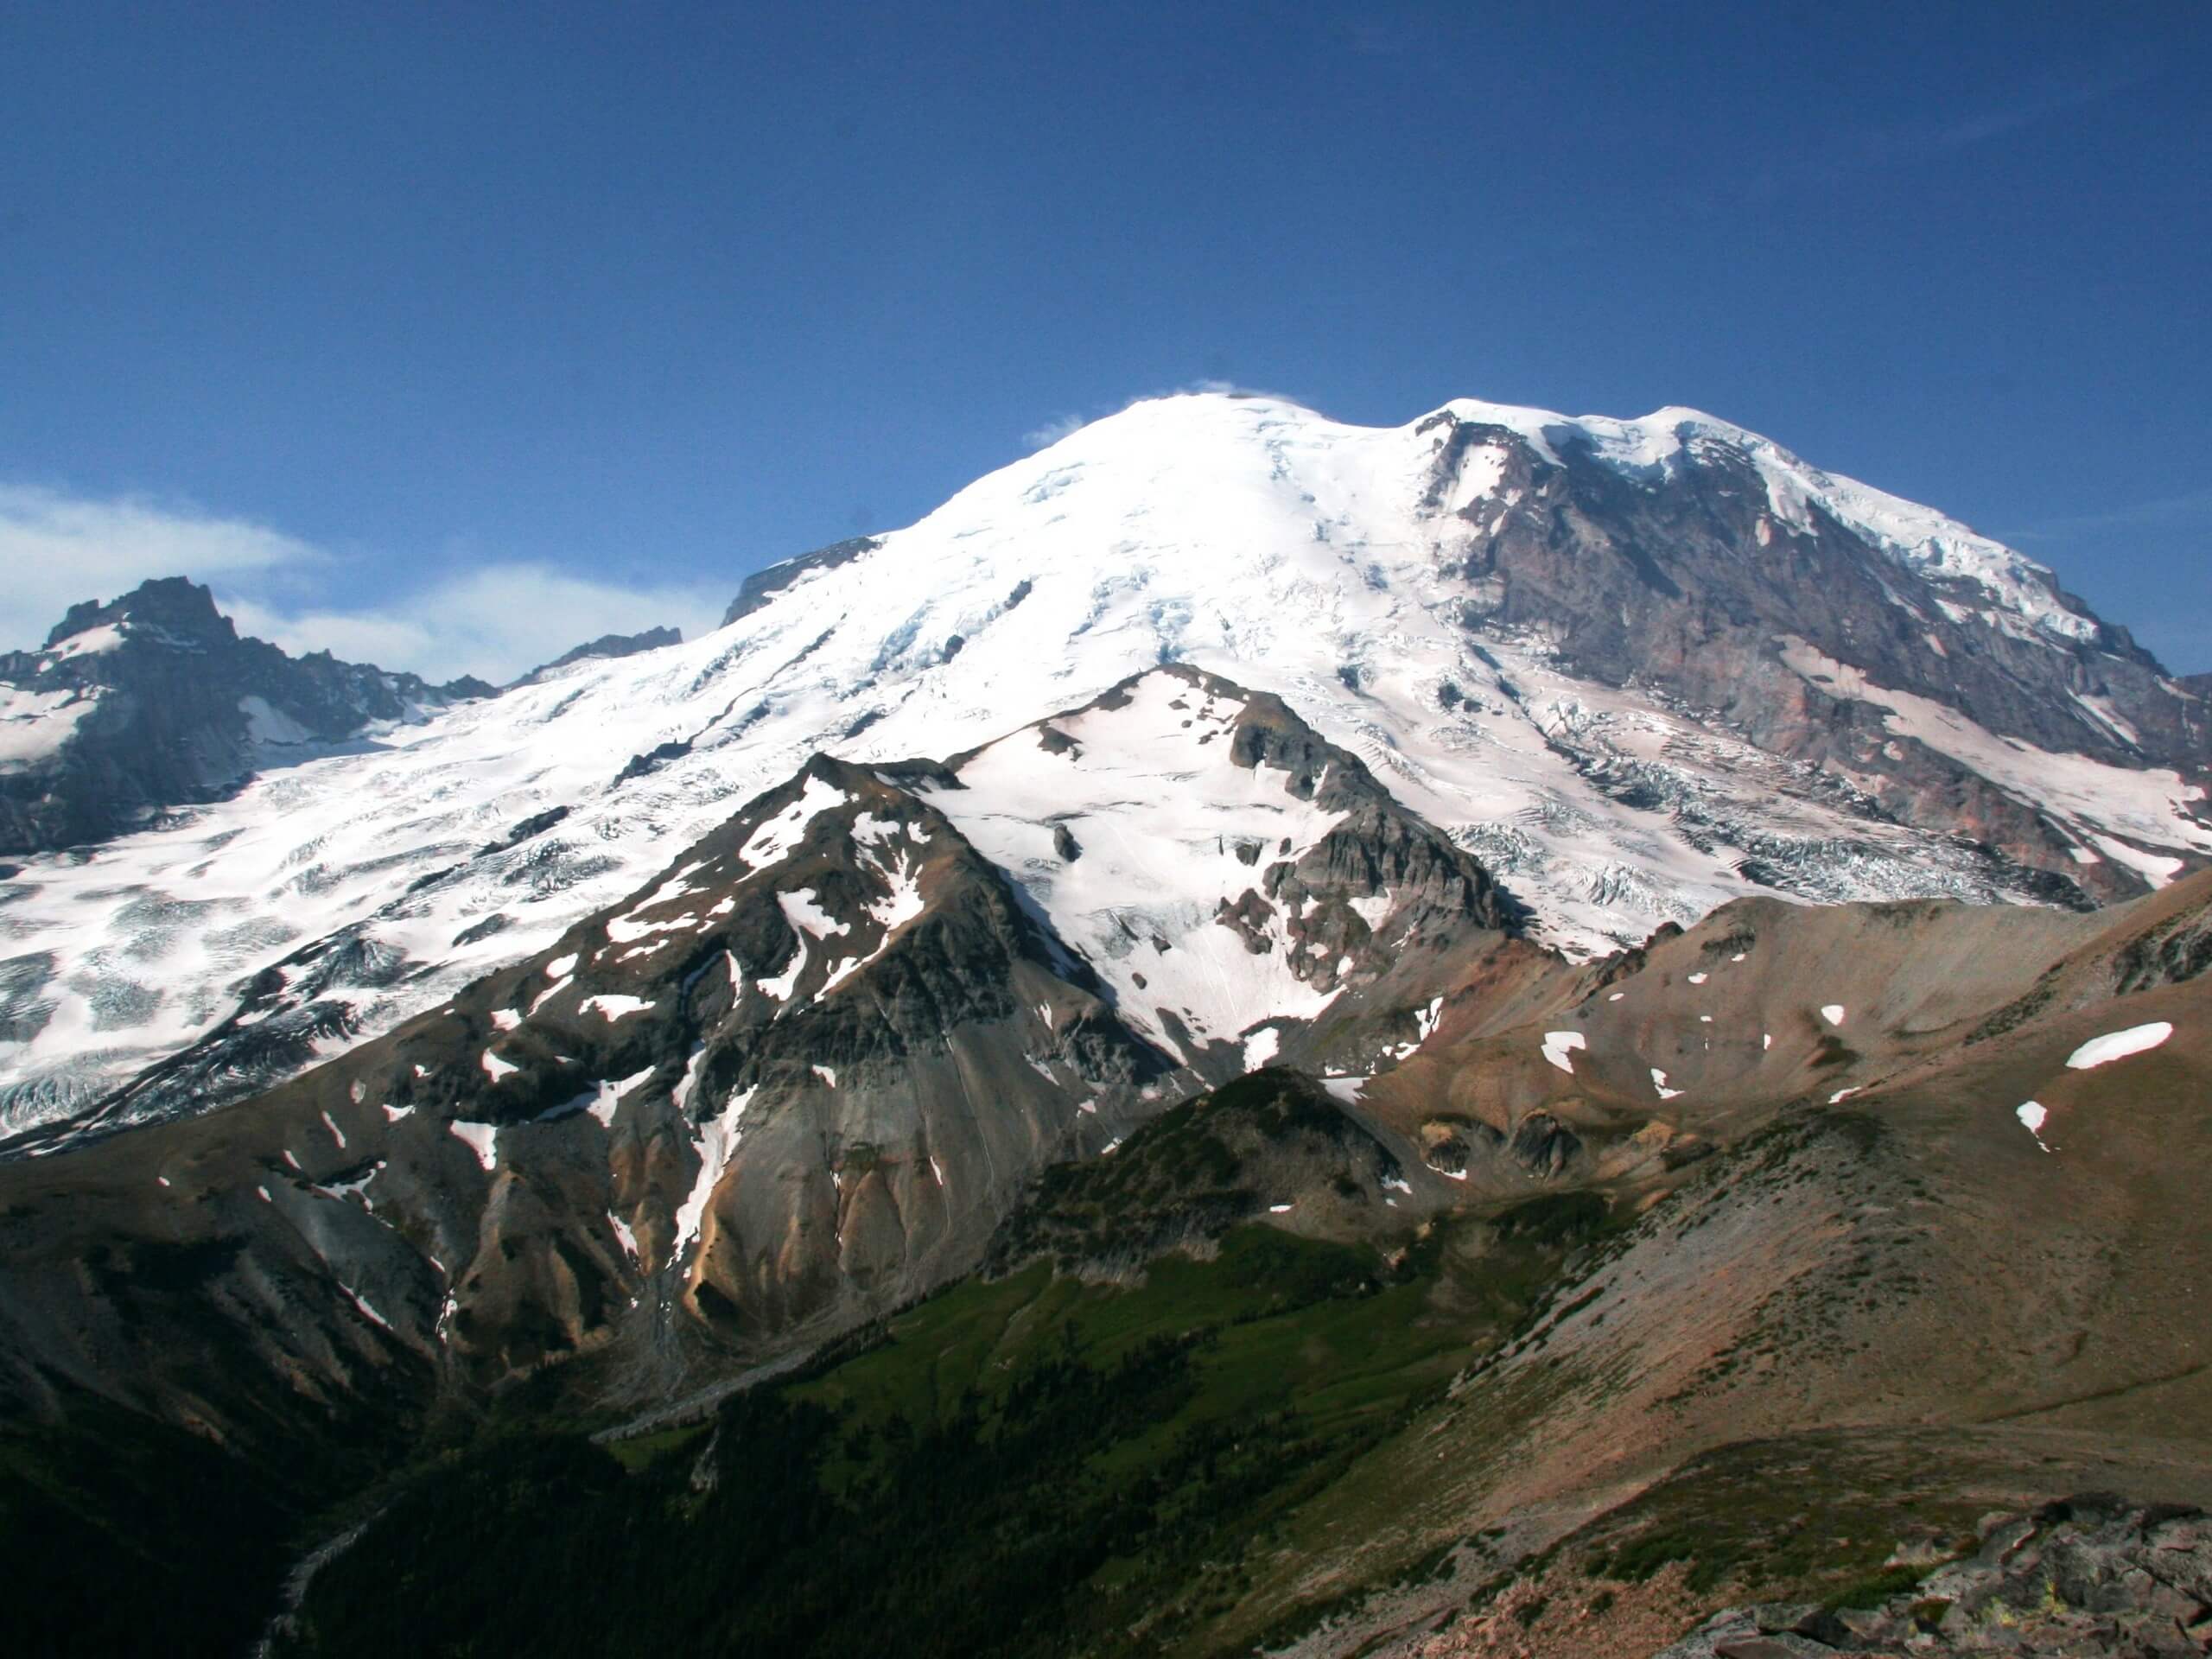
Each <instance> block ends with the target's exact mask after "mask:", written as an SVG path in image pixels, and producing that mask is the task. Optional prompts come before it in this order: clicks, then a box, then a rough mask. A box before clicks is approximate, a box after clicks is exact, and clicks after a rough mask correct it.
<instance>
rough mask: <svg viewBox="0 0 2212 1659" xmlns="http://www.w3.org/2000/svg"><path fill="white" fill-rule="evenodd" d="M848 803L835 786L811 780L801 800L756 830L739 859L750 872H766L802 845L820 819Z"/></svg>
mask: <svg viewBox="0 0 2212 1659" xmlns="http://www.w3.org/2000/svg"><path fill="white" fill-rule="evenodd" d="M844 802H845V792H844V791H842V790H841V789H839V788H838V787H837V786H836V785H835V784H829V783H824V782H823V780H822V779H819V778H809V779H807V780H806V782H805V784H804V785H803V786H802V787H801V788H800V790H799V796H798V799H797V800H796V801H793V802H792V803H791V804H790V805H789V806H787V807H785V809H784V810H782V811H780V812H779V813H778V814H776V816H775V817H772V818H770V819H769V820H768V821H767V822H766V823H763V824H762V825H761V826H760V828H759V829H755V830H754V831H753V834H752V836H751V837H750V838H748V839H747V842H746V843H745V845H744V846H743V847H741V848H740V849H738V854H737V855H738V857H739V858H740V859H741V860H742V861H744V863H745V866H746V868H747V869H753V870H759V869H765V868H766V867H767V866H769V865H771V864H773V863H775V862H777V861H779V859H781V858H782V857H783V856H784V855H785V854H786V853H788V852H789V851H790V850H791V849H792V848H793V847H796V846H797V845H798V843H799V842H800V841H801V839H803V838H804V836H805V834H806V826H807V825H808V824H809V823H812V822H813V821H814V819H815V817H817V815H818V814H820V813H823V812H826V811H828V810H829V809H830V808H831V807H833V806H842V805H843V804H844Z"/></svg>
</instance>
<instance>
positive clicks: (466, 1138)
mask: <svg viewBox="0 0 2212 1659" xmlns="http://www.w3.org/2000/svg"><path fill="white" fill-rule="evenodd" d="M446 1128H448V1129H450V1130H452V1131H453V1138H454V1140H456V1141H460V1142H461V1145H463V1146H465V1147H467V1148H468V1149H469V1150H470V1151H471V1152H473V1153H474V1154H476V1161H477V1162H478V1163H479V1164H481V1165H482V1166H484V1173H486V1175H489V1174H490V1173H492V1172H493V1170H495V1169H497V1168H498V1167H499V1125H498V1124H496V1123H472V1122H469V1121H468V1120H467V1119H466V1118H461V1117H456V1118H454V1120H453V1122H450V1123H448V1124H447V1125H446Z"/></svg>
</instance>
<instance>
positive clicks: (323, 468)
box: [0, 0, 2212, 673]
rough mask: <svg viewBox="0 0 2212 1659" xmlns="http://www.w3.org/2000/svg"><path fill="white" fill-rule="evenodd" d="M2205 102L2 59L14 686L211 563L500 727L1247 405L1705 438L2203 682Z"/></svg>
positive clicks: (2043, 64) (1401, 29)
mask: <svg viewBox="0 0 2212 1659" xmlns="http://www.w3.org/2000/svg"><path fill="white" fill-rule="evenodd" d="M525 10H526V11H527V13H528V16H527V17H523V16H519V15H518V14H521V13H523V12H524V11H525ZM2208 69H2212V9H2208V8H2205V7H2202V6H2201V5H2193V4H2192V5H2171V6H2165V7H2142V8H2131V7H2126V6H2120V7H2113V6H2100V7H2097V8H2094V9H2092V8H2087V7H2078V6H2064V7H2059V6H2052V7H2049V8H2042V7H2037V6H2032V5H2028V4H2005V5H1966V6H1958V7H1946V6H1941V5H1930V6H1923V7H1912V8H1904V7H1897V6H1892V5H1880V6H1872V7H1864V8H1861V7H1853V6H1848V5H1827V6H1820V7H1815V6H1809V5H1807V6H1798V5H1781V6H1777V5H1772V4H1763V5H1758V6H1742V7H1731V6H1726V5H1717V4H1708V5H1701V6H1697V7H1663V8H1662V7H1653V6H1649V5H1637V6H1624V7H1620V8H1618V9H1615V8H1608V7H1599V6H1585V7H1543V6H1529V5H1527V4H1524V3H1514V4H1490V3H1468V4H1459V5H1433V6H1420V5H1391V4H1383V5H1375V6H1367V7H1350V6H1322V5H1304V6H1301V5H1289V4H1284V5H1259V4H1249V5H1227V4H1223V5H1213V4H1205V3H1184V4H1177V5H1113V4H1104V5H1091V6H1084V7H1079V8H1078V7H1073V6H1067V7H1059V6H1037V5H1034V4H1027V5H995V4H985V3H975V4H963V5H957V6H941V5H920V4H917V5H912V6H881V7H877V6H850V7H843V8H837V7H823V6H818V5H817V6H784V5H748V6H743V7H707V6H676V5H653V4H649V3H647V4H635V5H626V6H620V7H617V6H612V5H609V6H604V7H562V6H556V5H544V6H538V7H534V8H528V9H524V8H505V7H491V6H475V7H470V6H460V7H456V6H450V5H446V6H436V7H430V6H424V7H420V8H416V7H410V6H407V5H404V4H398V3H386V4H379V5H375V6H361V7H347V6H339V5H311V6H299V7H285V8H277V7H266V6H254V7H238V8H236V9H226V8H224V7H221V6H219V5H214V4H204V5H194V6H188V7H173V8H167V9H162V10H156V9H151V8H139V7H129V8H126V7H121V6H111V5H106V4H102V3H98V0H86V3H82V4H74V5H68V6H50V7H49V6H31V5H23V4H14V3H5V0H0V122H4V128H0V130H5V131H7V132H8V133H9V135H10V139H9V142H8V143H7V144H6V145H4V146H0V645H16V644H21V643H26V642H28V641H29V639H31V638H32V637H33V636H35V635H37V634H40V633H41V632H43V629H44V627H45V626H46V625H47V624H48V622H49V621H51V620H53V618H54V616H56V615H58V613H59V610H60V603H61V602H62V601H63V600H64V599H65V598H67V597H79V596H83V595H84V594H89V593H91V592H93V591H95V590H96V589H100V588H111V587H118V586H121V585H127V582H128V581H135V580H136V579H137V575H141V574H144V573H146V571H147V569H149V567H162V562H163V561H164V560H167V561H169V562H170V563H175V562H176V561H178V560H184V561H187V562H188V564H189V566H190V569H188V574H194V575H201V576H203V577H204V578H206V579H208V580H211V581H213V582H214V583H215V585H216V587H217V588H218V590H219V592H221V593H223V594H225V595H226V597H228V598H231V599H232V600H234V601H237V602H238V606H239V607H240V611H241V614H242V615H244V616H245V618H246V620H249V621H250V622H252V623H254V624H255V625H257V626H260V627H262V628H263V629H264V630H265V631H267V632H271V633H274V634H276V635H277V636H278V637H280V638H283V639H285V640H286V642H287V643H291V644H295V645H298V644H315V643H327V644H330V645H334V646H335V647H337V648H338V649H339V650H340V652H342V653H348V654H356V655H364V656H369V657H372V658H377V659H379V660H385V661H386V662H387V663H388V664H390V665H393V666H415V667H423V668H429V669H431V670H433V671H449V672H458V671H464V670H474V671H479V672H486V673H500V672H507V671H513V670H515V669H518V668H520V667H524V666H527V665H528V664H529V663H530V662H531V661H535V660H537V658H539V657H540V656H543V655H550V654H552V652H554V651H556V650H558V649H559V648H561V646H562V645H565V644H568V643H572V639H569V637H567V636H570V635H573V636H574V637H576V638H581V637H582V636H583V635H585V634H588V633H594V632H601V629H602V627H603V626H643V625H645V623H647V622H650V621H653V620H661V619H662V618H663V617H666V618H667V619H668V620H678V621H681V622H685V623H689V624H691V625H693V626H696V624H697V623H698V621H699V620H700V619H701V618H702V616H705V615H708V614H709V613H711V612H713V611H716V610H718V609H719V607H720V605H721V602H722V601H723V600H724V599H726V597H727V595H728V593H729V592H730V591H731V590H732V589H734V588H735V586H736V584H737V582H738V581H739V580H740V579H741V577H742V576H743V575H744V574H745V573H746V572H747V570H749V569H754V568H756V567H757V566H759V565H760V564H763V563H768V562H770V561H772V560H774V559H777V558H780V557H784V556H788V555H790V554H791V553H794V552H798V551H801V550H805V549H807V548H809V547H812V546H815V545H818V544H819V543H823V542H826V541H830V540H834V539H836V538H837V537H842V536H846V535H849V534H852V533H854V532H855V531H857V530H861V529H874V528H883V527H887V526H890V525H894V524H901V523H905V522H907V521H909V520H911V519H912V518H916V517H918V516H919V515H920V514H921V513H923V512H926V511H927V510H928V509H929V508H930V507H931V506H932V505H935V504H936V503H938V501H939V500H941V499H944V497H945V496H946V495H948V494H950V493H951V492H952V491H954V490H955V489H957V488H958V487H959V486H961V485H963V483H965V482H967V481H968V480H970V479H972V478H974V477H975V476H976V475H977V474H981V473H983V472H985V471H988V470H989V469H990V468H992V467H996V466H999V465H1001V464H1003V463H1005V462H1006V461H1009V460H1011V459H1013V458H1014V457H1015V456H1017V455H1018V454H1021V453H1022V452H1023V450H1024V449H1025V448H1027V447H1028V445H1029V443H1030V442H1031V440H1032V437H1033V435H1034V434H1036V433H1038V432H1039V431H1040V430H1045V429H1050V428H1051V427H1052V425H1053V424H1054V423H1058V422H1061V421H1064V420H1067V419H1071V418H1082V417H1088V416H1097V415H1099V414H1103V413H1105V412H1108V411H1110V410H1114V409H1116V408H1118V407H1120V406H1121V405H1122V404H1124V403H1126V402H1127V401H1128V399H1129V398H1131V397H1135V396H1138V395H1141V394H1144V393H1147V392H1153V391H1163V390H1166V389H1170V388H1173V387H1176V386H1179V385H1189V384H1192V383H1193V382H1198V381H1202V380H1226V381H1233V382H1236V383H1239V384H1243V385H1255V386H1261V387H1264V388H1267V389H1268V390H1272V391H1281V392H1283V393H1287V394H1289V395H1292V396H1294V397H1299V398H1300V399H1301V400H1303V401H1305V402H1307V403H1310V404H1313V405H1314V406H1315V407H1317V408H1319V409H1321V410H1325V412H1327V413H1329V414H1332V415H1334V416H1339V417H1341V418H1344V419H1349V420H1356V421H1363V422H1374V423H1398V422H1402V421H1405V420H1408V419H1410V418H1412V417H1413V416H1416V415H1418V414H1420V413H1421V412H1422V411H1423V410H1427V409H1428V408H1430V407H1433V405H1435V404H1438V403H1440V402H1442V401H1443V400H1444V399H1446V398H1447V397H1453V396H1460V395H1465V396H1473V397H1486V398H1491V399H1496V400H1500V401H1507V402H1515V403H1528V404H1541V405H1545V406H1548V407H1552V408H1557V409H1562V410H1567V411H1569V412H1574V413H1580V412H1599V413H1606V414H1619V415H1632V414H1640V413H1643V412H1644V411H1646V410H1650V409H1652V408H1655V407H1657V406H1660V405H1662V404H1693V405H1696V406H1698V407H1700V408H1704V409H1707V410H1711V411H1713V413H1715V414H1718V415H1721V416H1726V417H1727V418H1729V419H1732V420H1735V421H1738V422H1740V423H1743V424H1745V425H1747V426H1750V427H1752V428H1754V429H1758V430H1760V431H1763V432H1764V433H1766V434H1768V435H1770V436H1772V437H1774V438H1776V439H1777V440H1778V441H1779V442H1783V443H1784V444H1786V445H1788V446H1789V447H1790V448H1794V449H1796V450H1797V451H1798V452H1799V453H1800V454H1804V455H1805V456H1807V457H1808V459H1810V460H1812V461H1815V462H1816V463H1817V464H1820V465H1821V466H1824V467H1828V468H1830V469H1831V470H1834V471H1839V472H1843V473H1847V474H1853V475H1855V476H1858V477H1860V478H1863V479H1866V480H1868V481H1870V482H1872V483H1875V484H1878V485H1879V486H1883V487H1885V488H1887V489H1890V490H1893V491H1895V492H1897V493H1900V494H1904V495H1907V496H1910V497H1913V498H1916V499H1922V500H1925V501H1929V502H1931V503H1933V504H1935V505H1938V506H1941V507H1942V508H1944V509H1946V510H1947V511H1949V512H1953V513H1955V514H1956V515H1958V516H1959V517H1961V518H1965V519H1967V521H1968V522H1970V523H1972V524H1974V525H1976V526H1977V527H1978V528H1980V529H1982V530H1985V531H1989V532H1991V533H1993V534H1996V535H1999V536H2001V537H2005V538H2006V539H2008V540H2011V541H2012V542H2013V543H2015V544H2016V545H2018V546H2019V547H2021V548H2023V549H2024V550H2026V551H2029V552H2030V553H2031V554H2033V555H2034V556H2037V557H2038V558H2041V559H2043V560H2044V561H2045V562H2046V563H2050V564H2052V565H2054V566H2055V567H2056V569H2057V570H2058V572H2059V574H2060V575H2061V577H2062V578H2063V580H2064V582H2066V583H2067V584H2068V586H2069V587H2070V588H2073V589H2075V591H2077V592H2079V593H2081V594H2084V595H2086V596H2087V597H2088V598H2089V599H2090V600H2091V601H2093V602H2094V604H2096V605H2097V606H2098V607H2100V609H2101V610H2102V611H2103V612H2105V613H2107V615H2109V616H2111V617H2112V618H2113V619H2114V620H2119V621H2121V622H2125V623H2126V624H2128V625H2129V626H2132V627H2133V628H2134V629H2135V630H2136V631H2137V632H2138V633H2139V636H2140V637H2141V638H2142V639H2144V640H2145V642H2146V643H2147V644H2149V645H2151V646H2152V648H2153V649H2154V650H2156V651H2158V652H2159V653H2160V654H2161V656H2163V657H2164V658H2165V659H2166V660H2167V661H2168V663H2169V664H2170V665H2171V666H2173V667H2174V668H2176V669H2177V670H2181V671H2196V670H2205V669H2212V556H2208V547H2209V544H2212V471H2209V470H2208V467H2207V465H2206V459H2205V458H2206V455H2207V454H2208V449H2209V448H2212V394H2208V387H2212V317H2209V316H2208V313H2209V312H2212V308H2208V306H2207V304H2206V298H2207V292H2208V284H2207V282H2206V279H2205V269H2206V261H2207V256H2208V253H2212V167H2208V164H2207V162H2206V160H2205V158H2206V157H2207V156H2212V99H2208V98H2207V97H2206V96H2205V92H2204V87H2205V85H2206V81H2207V71H2208ZM548 645H550V649H546V648H545V647H546V646H548Z"/></svg>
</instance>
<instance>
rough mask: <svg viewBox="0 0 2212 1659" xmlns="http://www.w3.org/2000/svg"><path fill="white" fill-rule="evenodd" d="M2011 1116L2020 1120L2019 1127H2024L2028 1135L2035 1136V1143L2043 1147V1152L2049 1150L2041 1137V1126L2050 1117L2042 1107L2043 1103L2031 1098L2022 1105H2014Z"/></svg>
mask: <svg viewBox="0 0 2212 1659" xmlns="http://www.w3.org/2000/svg"><path fill="white" fill-rule="evenodd" d="M2012 1116H2015V1117H2017V1118H2018V1119H2019V1120H2020V1127H2021V1128H2024V1129H2025V1130H2026V1131H2027V1132H2028V1133H2029V1134H2030V1135H2033V1136H2035V1138H2036V1145H2037V1146H2039V1147H2043V1149H2044V1151H2045V1152H2049V1151H2050V1146H2049V1145H2048V1143H2046V1142H2045V1141H2044V1138H2043V1126H2044V1122H2046V1121H2047V1120H2048V1119H2049V1118H2050V1113H2049V1112H2048V1111H2046V1110H2045V1109H2044V1104H2043V1103H2042V1102H2041V1101H2039V1100H2031V1101H2028V1102H2027V1103H2024V1104H2023V1105H2020V1106H2017V1107H2015V1108H2014V1109H2013V1111H2012Z"/></svg>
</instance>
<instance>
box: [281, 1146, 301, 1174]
mask: <svg viewBox="0 0 2212 1659" xmlns="http://www.w3.org/2000/svg"><path fill="white" fill-rule="evenodd" d="M284 1161H285V1162H286V1163H288V1164H289V1165H290V1166H292V1167H293V1168H294V1169H297V1168H298V1167H299V1166H300V1160H298V1159H296V1158H295V1157H293V1156H292V1149H291V1148H290V1147H285V1148H284Z"/></svg>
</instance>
